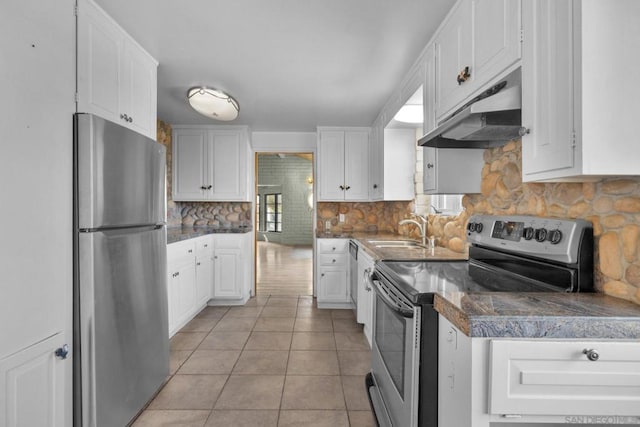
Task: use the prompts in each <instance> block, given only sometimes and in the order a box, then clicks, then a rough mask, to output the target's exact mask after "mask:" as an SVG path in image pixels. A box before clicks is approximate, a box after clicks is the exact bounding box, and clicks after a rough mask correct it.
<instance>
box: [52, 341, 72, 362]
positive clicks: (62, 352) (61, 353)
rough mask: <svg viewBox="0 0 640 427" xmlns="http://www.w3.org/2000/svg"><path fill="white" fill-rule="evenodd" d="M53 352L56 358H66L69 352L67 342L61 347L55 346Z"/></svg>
mask: <svg viewBox="0 0 640 427" xmlns="http://www.w3.org/2000/svg"><path fill="white" fill-rule="evenodd" d="M53 354H55V355H56V357H57V358H58V359H62V360H64V359H66V358H67V355H68V354H69V344H65V345H63V346H62V347H59V348H57V349H56V351H55V352H54V353H53Z"/></svg>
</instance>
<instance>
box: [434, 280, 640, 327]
mask: <svg viewBox="0 0 640 427" xmlns="http://www.w3.org/2000/svg"><path fill="white" fill-rule="evenodd" d="M434 304H435V309H436V310H437V311H438V312H439V313H440V314H442V315H443V316H444V317H446V318H447V319H448V320H449V321H450V322H451V323H453V324H454V325H455V326H456V327H457V328H458V329H460V330H461V331H462V332H464V333H465V334H466V335H467V336H470V337H509V338H566V339H572V338H577V339H640V305H637V304H634V303H632V302H630V301H625V300H622V299H619V298H614V297H610V296H607V295H604V294H601V293H582V294H566V293H555V292H553V293H552V292H537V293H518V292H478V293H466V292H450V293H447V292H439V293H437V294H436V295H435V301H434Z"/></svg>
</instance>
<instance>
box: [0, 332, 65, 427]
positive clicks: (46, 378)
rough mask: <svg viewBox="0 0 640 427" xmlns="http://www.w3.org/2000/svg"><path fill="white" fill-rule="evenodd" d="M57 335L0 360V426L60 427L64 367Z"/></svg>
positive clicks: (62, 338) (61, 340)
mask: <svg viewBox="0 0 640 427" xmlns="http://www.w3.org/2000/svg"><path fill="white" fill-rule="evenodd" d="M64 335H65V334H64V333H62V332H60V333H57V334H55V335H53V336H51V337H49V338H46V339H44V340H42V341H40V342H38V343H36V344H34V345H31V346H29V347H27V348H25V349H23V350H21V351H18V352H17V353H14V354H12V355H11V356H8V357H6V358H4V359H2V360H0V426H2V427H14V426H42V427H64V425H65V413H64V411H63V410H61V408H64V406H65V393H64V387H65V382H66V381H65V378H64V376H65V369H66V366H65V364H69V363H71V358H69V359H67V360H63V359H61V358H59V357H56V355H55V352H56V350H57V349H58V348H62V347H63V346H64V344H65V336H64Z"/></svg>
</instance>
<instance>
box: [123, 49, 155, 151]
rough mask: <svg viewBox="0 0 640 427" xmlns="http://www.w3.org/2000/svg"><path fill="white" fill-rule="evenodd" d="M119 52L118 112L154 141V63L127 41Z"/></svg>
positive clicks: (131, 126) (133, 127)
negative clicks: (120, 65)
mask: <svg viewBox="0 0 640 427" xmlns="http://www.w3.org/2000/svg"><path fill="white" fill-rule="evenodd" d="M123 50H124V52H123V60H122V82H121V95H120V100H121V105H122V111H123V112H126V113H127V115H128V117H129V121H128V126H129V127H130V128H132V129H134V130H136V131H138V132H140V133H142V134H144V135H146V136H148V137H149V138H152V139H154V140H155V139H156V138H157V135H156V133H157V132H156V108H157V107H156V82H157V74H156V73H157V70H156V64H155V63H154V61H152V60H151V59H149V58H148V57H147V56H146V54H145V52H142V51H140V49H139V48H138V47H137V46H136V45H134V44H133V43H132V42H131V41H129V40H125V42H124V48H123Z"/></svg>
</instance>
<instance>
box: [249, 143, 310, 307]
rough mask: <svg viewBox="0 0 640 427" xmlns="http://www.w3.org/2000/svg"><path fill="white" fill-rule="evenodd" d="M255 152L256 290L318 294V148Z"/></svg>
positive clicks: (306, 294)
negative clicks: (315, 152) (315, 156)
mask: <svg viewBox="0 0 640 427" xmlns="http://www.w3.org/2000/svg"><path fill="white" fill-rule="evenodd" d="M255 156H256V158H255V171H256V174H255V177H256V181H255V187H256V192H255V194H256V200H255V212H254V218H255V230H256V233H255V236H256V241H255V245H256V250H255V253H256V264H255V267H256V268H255V271H256V280H255V285H256V289H255V290H256V295H264V296H266V295H279V296H310V295H313V237H314V236H313V230H314V221H315V209H314V191H313V180H314V178H313V177H314V173H313V154H312V153H256V155H255Z"/></svg>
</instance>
